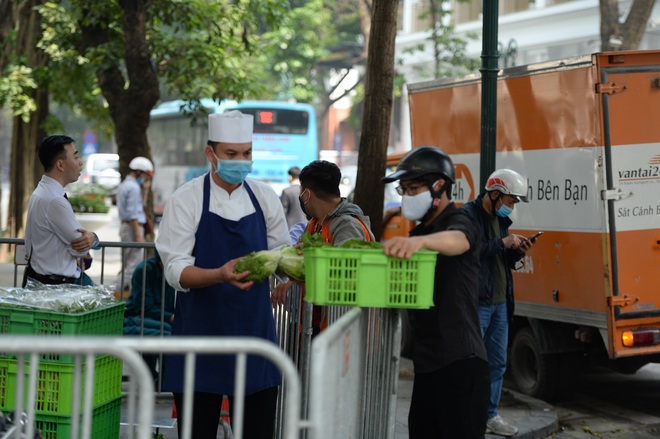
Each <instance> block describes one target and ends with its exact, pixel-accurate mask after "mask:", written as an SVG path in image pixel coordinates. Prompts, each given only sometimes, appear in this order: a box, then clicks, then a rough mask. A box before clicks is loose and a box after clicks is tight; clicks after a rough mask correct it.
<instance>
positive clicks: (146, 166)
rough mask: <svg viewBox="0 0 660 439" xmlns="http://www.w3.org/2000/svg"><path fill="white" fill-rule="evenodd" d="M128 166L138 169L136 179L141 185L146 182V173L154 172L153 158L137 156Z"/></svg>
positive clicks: (133, 169)
mask: <svg viewBox="0 0 660 439" xmlns="http://www.w3.org/2000/svg"><path fill="white" fill-rule="evenodd" d="M128 168H129V169H130V170H131V171H137V178H136V181H137V183H138V184H139V185H140V186H142V183H144V178H143V175H144V174H149V175H153V174H154V165H153V163H151V160H149V159H148V158H146V157H135V158H134V159H133V160H131V162H130V163H129V164H128Z"/></svg>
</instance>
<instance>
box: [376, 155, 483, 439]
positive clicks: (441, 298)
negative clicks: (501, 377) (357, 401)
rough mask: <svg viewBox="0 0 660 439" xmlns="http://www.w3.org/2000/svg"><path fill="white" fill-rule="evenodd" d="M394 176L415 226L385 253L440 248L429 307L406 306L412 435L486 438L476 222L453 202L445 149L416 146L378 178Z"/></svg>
mask: <svg viewBox="0 0 660 439" xmlns="http://www.w3.org/2000/svg"><path fill="white" fill-rule="evenodd" d="M396 180H400V186H399V187H398V188H397V192H398V193H399V194H400V195H402V196H403V199H402V202H401V211H402V213H403V216H404V217H406V218H407V219H409V220H411V221H419V224H418V225H417V226H416V227H415V228H414V229H413V230H412V231H411V232H410V237H394V238H392V239H390V240H388V241H387V242H385V243H384V244H383V251H384V252H385V254H387V255H388V256H392V257H396V258H410V257H411V256H412V255H413V254H414V253H415V252H417V251H419V250H422V249H427V250H434V251H437V252H438V256H437V263H436V265H435V284H434V291H433V303H434V306H433V307H431V308H430V309H425V310H410V311H408V316H409V319H410V322H411V326H412V329H413V364H414V369H415V378H414V382H413V393H412V398H411V402H410V412H409V414H408V433H409V437H410V439H428V438H434V439H455V438H463V439H483V438H484V433H485V430H486V408H487V406H488V396H489V394H490V391H489V386H490V373H489V369H488V360H487V355H486V349H485V347H484V343H483V340H482V338H481V331H480V330H479V314H478V304H479V303H478V299H479V292H478V279H479V244H480V237H481V235H480V234H481V231H480V229H479V224H478V223H477V221H476V220H474V219H473V218H471V217H470V216H469V215H467V213H466V212H464V211H462V210H460V209H459V208H458V207H456V205H455V204H454V203H453V202H452V201H451V187H452V184H453V183H454V181H455V172H454V165H453V163H452V161H451V159H450V158H449V156H448V155H447V154H445V153H444V152H443V151H442V150H440V149H438V148H435V147H431V146H420V147H418V148H414V149H413V150H411V151H410V152H408V153H407V154H406V155H404V156H403V158H402V159H401V161H400V162H399V165H398V166H397V169H396V171H395V172H394V173H392V174H390V175H388V176H386V177H385V178H384V179H383V181H384V182H386V183H389V182H393V181H396Z"/></svg>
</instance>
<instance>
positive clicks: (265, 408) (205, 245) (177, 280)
mask: <svg viewBox="0 0 660 439" xmlns="http://www.w3.org/2000/svg"><path fill="white" fill-rule="evenodd" d="M208 126H209V136H208V143H207V146H206V150H205V154H206V159H207V160H208V161H209V162H210V163H211V166H212V171H211V172H209V173H207V174H205V175H203V176H200V177H198V178H196V179H194V180H192V181H189V182H188V183H186V184H184V185H183V186H181V187H180V188H179V189H178V190H177V191H176V192H175V193H174V194H173V195H172V196H171V197H170V199H169V200H168V202H167V205H166V206H165V212H164V214H163V219H162V222H161V223H160V228H159V232H158V238H157V239H156V248H157V249H158V253H159V254H160V255H161V257H162V258H163V263H164V265H165V277H166V279H167V282H168V283H169V284H170V285H172V286H173V287H174V288H175V289H176V290H177V291H178V294H177V299H176V307H175V317H174V324H173V325H172V335H173V336H216V337H218V336H228V337H231V336H247V335H249V336H252V337H259V338H262V339H264V340H268V341H270V342H272V343H274V344H277V337H276V333H275V320H274V318H273V311H272V308H271V306H270V291H269V284H268V282H263V283H255V282H253V281H249V282H244V281H243V278H244V277H245V276H247V275H248V274H249V272H248V271H245V272H243V273H234V268H235V266H236V263H237V261H238V258H240V257H242V256H244V255H246V254H248V253H251V252H253V251H260V250H273V249H276V248H279V247H282V246H284V245H289V244H290V239H289V233H288V228H287V224H286V218H285V217H284V210H283V209H282V205H281V203H280V200H279V198H278V196H277V194H276V193H275V191H273V189H272V188H271V187H270V186H268V185H266V184H264V183H261V182H259V181H257V180H253V179H247V178H246V177H247V175H248V174H249V173H250V172H251V170H252V130H253V117H252V116H251V115H247V114H242V113H241V112H240V111H237V110H233V111H229V112H227V113H222V114H211V115H209V124H208ZM183 369H184V359H183V357H182V356H178V355H171V356H169V355H168V356H167V357H166V359H165V367H164V380H163V389H165V390H167V391H171V392H173V394H174V400H175V403H176V406H177V407H183V406H182V404H183V390H184V389H183V382H184V376H183ZM235 372H236V371H235V358H234V357H233V356H228V355H204V356H201V357H198V359H197V364H196V371H195V388H194V394H193V406H194V409H193V415H192V417H193V419H192V428H193V433H192V436H193V437H194V438H195V439H215V438H216V435H217V431H218V423H219V420H220V412H221V408H222V399H223V395H228V396H229V406H230V407H229V408H230V412H232V411H233V410H234V408H233V398H234V384H235V383H234V375H235ZM280 383H281V375H280V372H279V370H278V369H277V368H276V367H275V366H274V365H273V364H272V363H271V362H270V361H268V360H267V359H265V358H263V357H258V356H250V357H249V358H248V361H247V373H246V388H245V395H246V399H245V412H244V413H245V418H244V419H245V421H244V425H243V434H244V436H243V437H244V438H246V439H272V438H273V433H274V428H275V410H276V403H277V394H278V386H279V385H280ZM177 415H178V423H177V425H178V428H181V426H182V425H183V424H184V423H186V422H187V420H186V419H183V417H182V416H183V410H177ZM233 418H234V417H233V416H232V419H233Z"/></svg>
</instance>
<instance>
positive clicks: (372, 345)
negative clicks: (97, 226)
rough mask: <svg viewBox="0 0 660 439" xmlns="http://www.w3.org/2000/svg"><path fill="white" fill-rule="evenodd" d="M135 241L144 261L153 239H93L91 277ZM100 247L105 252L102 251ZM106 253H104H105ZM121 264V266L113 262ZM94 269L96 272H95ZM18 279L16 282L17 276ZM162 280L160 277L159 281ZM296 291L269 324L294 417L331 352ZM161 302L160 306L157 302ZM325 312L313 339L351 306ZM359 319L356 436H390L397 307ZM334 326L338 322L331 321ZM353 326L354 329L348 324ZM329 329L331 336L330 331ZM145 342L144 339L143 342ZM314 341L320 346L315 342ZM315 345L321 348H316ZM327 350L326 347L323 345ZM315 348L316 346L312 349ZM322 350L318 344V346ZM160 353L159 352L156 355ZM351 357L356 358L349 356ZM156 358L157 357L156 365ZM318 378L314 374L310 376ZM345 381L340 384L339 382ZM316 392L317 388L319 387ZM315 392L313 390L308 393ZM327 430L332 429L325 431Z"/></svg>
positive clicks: (314, 396) (283, 397) (283, 409)
mask: <svg viewBox="0 0 660 439" xmlns="http://www.w3.org/2000/svg"><path fill="white" fill-rule="evenodd" d="M23 241H24V240H23V239H18V238H0V244H3V243H5V244H10V245H14V246H19V245H22V244H23ZM130 246H137V247H141V248H144V249H145V252H144V260H146V258H147V250H148V249H150V248H153V247H154V244H153V243H124V242H101V243H100V244H99V247H100V248H99V249H98V250H95V252H97V253H98V252H100V254H101V257H100V264H99V261H96V262H95V265H96V266H95V267H94V268H95V275H94V276H93V277H92V278H93V280H94V281H95V282H100V283H103V281H104V279H105V277H104V276H105V272H106V264H107V263H108V262H107V261H108V260H109V259H111V260H112V262H111V265H110V266H112V264H117V259H118V252H117V249H118V248H123V247H130ZM106 249H107V250H108V252H106ZM108 253H110V257H108ZM16 267H17V266H16V265H15V268H14V285H15V286H16V284H17V280H18V274H22V272H17V268H16ZM118 268H121V265H119V266H118ZM99 272H100V277H99ZM18 282H20V281H18ZM145 282H146V276H143V288H142V291H145V288H144V285H145ZM277 282H278V280H276V279H274V278H273V279H272V280H271V288H274V287H275V285H276V284H277ZM163 283H164V280H163ZM161 292H162V294H163V296H162V299H161V303H163V304H164V295H165V288H164V285H163V287H162V288H161ZM302 294H303V293H302V290H301V287H300V285H298V284H294V286H293V287H292V288H291V289H290V290H289V293H288V296H287V301H286V303H285V305H283V306H278V307H275V308H274V309H273V313H274V318H275V324H276V328H277V334H278V343H279V347H280V348H281V350H282V351H283V352H284V353H285V354H286V355H288V356H289V358H290V360H291V361H292V364H293V365H294V367H295V368H296V369H297V372H298V375H297V376H296V379H298V380H299V383H300V402H299V403H297V408H298V410H299V413H298V416H299V417H300V419H309V418H312V419H313V416H312V414H311V412H310V410H311V409H310V403H311V405H318V404H320V402H319V401H318V398H319V395H322V394H323V393H324V392H323V391H322V389H325V387H324V386H326V385H327V383H325V384H324V383H323V382H321V383H320V384H319V383H318V382H317V381H314V378H312V377H311V376H310V374H311V372H310V371H311V364H312V363H316V366H317V367H320V365H319V364H318V363H322V364H325V363H326V361H329V360H317V359H316V358H317V357H318V356H319V355H320V356H324V355H325V356H327V355H331V354H330V353H327V352H326V353H315V354H313V353H312V350H313V348H312V346H313V345H312V309H313V306H312V305H311V304H310V303H308V302H306V301H304V300H302ZM119 298H120V299H122V300H125V299H126V297H123V295H122V296H120V297H119ZM142 303H143V304H144V303H145V300H144V297H143V298H142ZM163 307H164V305H163ZM324 309H325V311H324V312H325V315H326V317H327V325H328V326H327V329H326V330H325V331H323V332H322V333H321V334H320V335H319V336H317V337H316V338H315V340H314V341H315V342H317V340H321V342H318V343H329V342H327V341H325V342H323V340H327V337H332V336H336V337H337V336H339V335H337V331H342V330H343V329H341V328H343V327H344V325H345V324H346V323H345V322H346V317H343V316H345V315H346V314H347V313H349V312H350V315H354V313H355V311H353V308H350V307H346V306H328V307H324ZM141 315H142V320H143V321H144V308H143V309H142V314H141ZM360 316H361V317H360V319H364V320H365V322H364V323H363V324H362V325H361V326H360V327H359V334H360V335H359V338H355V337H357V335H355V334H357V333H356V332H353V334H354V335H353V336H352V339H354V340H358V339H359V340H360V345H361V346H362V347H363V349H362V350H361V351H360V352H359V354H360V355H362V356H363V358H362V360H360V361H361V362H360V363H359V368H360V370H361V375H360V378H359V383H360V385H361V386H362V388H361V389H362V390H361V391H362V392H363V393H364V397H363V399H362V400H361V403H360V407H358V410H359V411H360V413H362V415H361V416H363V418H364V419H365V421H364V422H365V423H364V425H363V427H361V428H363V431H362V433H361V434H363V435H361V436H356V437H361V438H362V437H364V438H370V437H373V438H378V439H382V438H392V437H393V431H394V424H395V413H394V409H395V407H396V390H397V388H396V385H397V380H398V366H399V347H400V341H401V327H400V321H399V319H400V314H399V311H398V310H392V309H366V308H365V309H363V310H362V311H361V313H360ZM163 321H164V308H163V309H161V337H153V336H147V337H141V336H138V337H129V336H126V339H127V341H126V343H136V346H137V345H140V346H150V343H152V342H154V343H159V342H161V341H162V340H167V339H169V338H168V337H163V336H162V334H163ZM337 325H339V326H337ZM353 331H357V329H354V330H353ZM141 333H144V328H141ZM332 334H335V335H332ZM145 342H146V343H145ZM319 346H320V345H319ZM316 349H317V350H318V349H321V348H316ZM327 349H330V346H329V345H328V346H327ZM136 351H138V352H140V353H148V352H147V351H145V350H142V349H136ZM150 352H153V353H155V354H158V355H162V353H164V352H165V351H158V350H152V351H150ZM315 352H317V351H315ZM319 352H323V349H321V351H319ZM343 354H344V352H343V351H342V352H339V353H337V355H340V359H342V361H343V358H344V357H343V356H342V355H343ZM161 358H162V357H161ZM352 359H353V360H354V361H355V360H356V358H355V357H352ZM160 363H162V361H161V362H159V364H160ZM355 367H358V366H356V365H353V369H351V370H352V371H354V369H355ZM318 373H328V374H330V375H329V376H332V373H333V372H332V370H328V369H323V371H322V372H318V371H317V374H318ZM160 378H161V377H160V375H159V376H158V381H157V382H156V394H157V395H158V394H160V388H161V383H160ZM316 379H317V380H318V376H317V377H316ZM339 384H345V383H339ZM314 386H316V387H317V388H316V390H314V391H313V387H314ZM319 386H320V389H321V393H319V391H320V390H319V388H318V387H319ZM288 392H289V388H288V382H287V377H283V384H282V388H281V391H280V393H279V396H278V409H277V418H276V424H275V426H276V427H275V428H276V437H278V438H280V437H285V436H283V435H284V434H285V431H284V425H285V417H286V413H287V411H288V405H289V404H290V398H289V397H288ZM314 392H315V393H314ZM342 392H343V395H338V398H339V399H338V401H336V403H338V404H340V405H342V406H344V407H347V406H346V405H345V404H344V402H345V399H344V398H345V397H350V395H352V394H353V393H355V392H357V387H354V386H352V385H351V386H348V387H347V388H345V389H343V391H342ZM339 425H341V426H343V427H346V428H348V427H349V426H352V425H353V424H351V423H347V422H346V420H344V419H342V420H340V421H339V422H338V423H337V424H336V426H339ZM315 431H316V432H317V433H316V435H315V436H314V437H315V438H317V439H321V438H325V437H342V436H326V432H325V431H324V430H323V429H321V430H320V431H323V433H322V434H323V435H322V436H319V434H320V433H319V430H315ZM328 431H332V430H328ZM305 437H307V431H304V430H303V431H302V432H301V438H305Z"/></svg>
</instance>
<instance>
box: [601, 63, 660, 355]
mask: <svg viewBox="0 0 660 439" xmlns="http://www.w3.org/2000/svg"><path fill="white" fill-rule="evenodd" d="M659 64H660V59H658V53H657V52H655V53H654V54H644V53H643V52H637V53H633V54H629V55H626V56H624V57H623V58H622V57H618V58H617V57H616V56H614V55H612V54H610V55H609V56H608V55H601V59H600V70H599V72H600V78H599V81H600V83H599V85H598V87H597V91H599V92H600V93H601V94H602V110H603V134H604V144H605V168H606V171H605V172H606V176H605V178H606V188H607V191H606V192H605V193H604V197H603V198H604V199H605V200H606V202H607V211H608V225H609V233H608V234H607V236H606V239H608V241H609V249H610V255H609V256H610V261H609V264H610V267H609V268H610V270H609V275H610V285H611V288H610V291H611V296H610V297H609V306H610V307H609V308H610V312H609V316H608V326H609V329H610V331H609V351H610V357H612V358H616V357H626V356H632V355H641V354H646V353H651V352H660V331H659V330H658V328H659V324H660V288H659V287H658V285H660V123H659V121H658V115H659V114H660V65H659ZM624 333H625V335H626V337H627V338H626V340H627V341H625V340H624V339H623V336H624ZM627 344H632V346H626V345H627Z"/></svg>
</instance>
